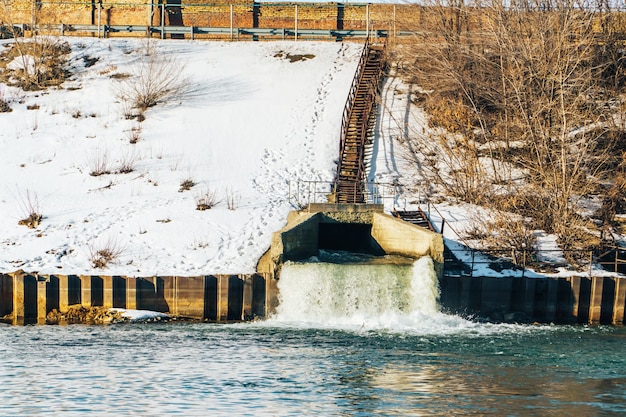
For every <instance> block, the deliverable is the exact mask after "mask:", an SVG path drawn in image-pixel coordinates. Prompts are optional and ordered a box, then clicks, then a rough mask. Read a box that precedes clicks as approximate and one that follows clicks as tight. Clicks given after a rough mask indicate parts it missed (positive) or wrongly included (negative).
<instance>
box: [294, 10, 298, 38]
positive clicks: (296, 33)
mask: <svg viewBox="0 0 626 417" xmlns="http://www.w3.org/2000/svg"><path fill="white" fill-rule="evenodd" d="M294 40H296V41H297V40H298V5H297V4H296V27H295V37H294Z"/></svg>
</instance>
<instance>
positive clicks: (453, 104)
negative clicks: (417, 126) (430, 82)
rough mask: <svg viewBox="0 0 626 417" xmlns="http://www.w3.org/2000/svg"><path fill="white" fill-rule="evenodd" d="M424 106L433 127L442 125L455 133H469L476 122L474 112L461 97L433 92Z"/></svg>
mask: <svg viewBox="0 0 626 417" xmlns="http://www.w3.org/2000/svg"><path fill="white" fill-rule="evenodd" d="M424 108H425V110H426V111H427V112H428V115H429V119H428V122H429V124H430V125H431V126H432V127H442V128H444V129H446V130H447V131H449V132H453V133H467V132H469V131H470V130H471V128H472V125H473V123H474V122H473V116H472V113H471V112H470V111H469V109H468V108H467V106H466V105H465V104H464V103H463V102H462V101H461V100H459V99H454V98H450V97H445V96H441V95H437V94H433V95H430V96H429V97H428V99H426V101H425V105H424Z"/></svg>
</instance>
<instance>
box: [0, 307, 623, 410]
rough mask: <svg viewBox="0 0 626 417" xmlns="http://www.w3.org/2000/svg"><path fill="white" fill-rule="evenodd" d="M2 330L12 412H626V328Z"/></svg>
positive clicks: (442, 324) (447, 320)
mask: <svg viewBox="0 0 626 417" xmlns="http://www.w3.org/2000/svg"><path fill="white" fill-rule="evenodd" d="M430 321H431V324H430V327H428V326H427V327H424V328H422V329H419V330H416V331H408V330H406V329H403V330H402V331H394V330H380V329H379V330H371V329H370V330H366V329H365V328H362V329H358V328H354V329H340V328H332V327H324V326H319V327H318V328H315V327H312V326H302V325H298V324H294V323H292V324H289V323H283V322H272V321H269V322H265V323H247V324H238V325H214V324H189V323H178V324H131V325H114V326H84V325H73V326H65V327H64V326H24V327H19V326H15V327H11V326H2V327H0V381H1V383H2V389H1V390H0V415H2V416H5V415H7V416H8V415H41V414H47V415H64V416H67V415H69V416H71V415H109V416H110V415H133V416H154V415H198V416H201V415H202V416H203V415H228V414H230V415H233V416H234V415H250V416H286V415H294V416H295V415H316V416H317V415H323V416H339V415H342V416H348V415H350V416H420V415H498V416H500V415H510V416H529V415H537V416H565V415H576V416H618V415H619V416H621V415H625V414H626V330H625V329H624V328H618V327H555V326H552V327H550V326H512V325H488V324H476V323H469V322H466V321H463V320H461V319H458V318H453V317H444V315H440V316H437V317H435V318H431V319H430Z"/></svg>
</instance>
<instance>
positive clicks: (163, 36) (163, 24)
mask: <svg viewBox="0 0 626 417" xmlns="http://www.w3.org/2000/svg"><path fill="white" fill-rule="evenodd" d="M163 1H164V0H161V39H165V3H163Z"/></svg>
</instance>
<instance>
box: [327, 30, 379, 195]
mask: <svg viewBox="0 0 626 417" xmlns="http://www.w3.org/2000/svg"><path fill="white" fill-rule="evenodd" d="M386 41H387V40H386V39H385V43H384V44H383V50H382V53H383V55H384V53H385V50H386V46H387V42H386ZM369 55H370V41H369V38H367V39H366V40H365V44H364V47H363V52H362V53H361V58H360V59H359V63H358V65H357V69H356V72H355V76H354V78H353V80H352V86H351V88H350V92H349V93H348V98H347V100H346V104H345V106H344V111H343V115H342V120H341V137H340V149H339V152H340V158H339V163H338V164H337V175H336V177H335V192H336V193H338V192H339V189H338V181H339V180H340V179H341V171H342V168H343V167H342V159H343V157H344V155H345V147H346V141H347V136H348V129H349V127H350V120H351V118H352V113H353V110H354V104H355V101H356V94H357V92H358V90H359V87H360V86H361V83H362V81H363V76H364V70H365V67H366V63H367V60H368V58H369ZM383 61H384V59H381V65H380V66H379V67H378V69H377V73H376V74H375V76H374V77H373V78H372V79H371V80H370V82H369V84H368V85H366V86H365V87H366V89H367V94H366V98H365V102H364V103H363V104H364V111H363V120H361V121H360V123H359V125H358V126H357V129H358V130H357V140H358V144H357V160H358V166H357V182H356V183H355V184H354V187H353V188H354V190H353V191H354V193H353V194H354V195H353V200H354V201H355V202H357V201H356V200H357V198H356V197H357V195H362V194H363V193H362V192H361V193H357V188H359V187H363V180H364V173H365V160H364V150H365V144H366V141H367V134H368V130H369V124H370V118H371V116H372V109H373V108H374V105H375V103H376V97H377V93H378V89H379V83H380V79H381V75H382V72H383V70H384V66H383V65H382V63H383ZM361 191H364V190H361ZM337 197H338V196H337Z"/></svg>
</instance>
